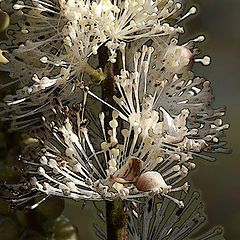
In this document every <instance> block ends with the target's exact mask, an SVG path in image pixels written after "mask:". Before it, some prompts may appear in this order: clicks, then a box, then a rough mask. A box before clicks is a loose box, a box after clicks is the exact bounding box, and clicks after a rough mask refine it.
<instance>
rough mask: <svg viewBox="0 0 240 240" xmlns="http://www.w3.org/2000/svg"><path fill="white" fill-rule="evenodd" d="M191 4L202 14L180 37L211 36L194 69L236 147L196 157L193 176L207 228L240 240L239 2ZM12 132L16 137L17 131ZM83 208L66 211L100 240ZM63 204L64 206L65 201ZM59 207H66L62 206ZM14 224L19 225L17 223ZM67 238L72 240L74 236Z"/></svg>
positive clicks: (88, 236) (92, 214)
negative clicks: (204, 59)
mask: <svg viewBox="0 0 240 240" xmlns="http://www.w3.org/2000/svg"><path fill="white" fill-rule="evenodd" d="M186 5H187V8H186V9H188V8H190V6H192V5H194V6H196V7H197V9H198V14H196V15H194V16H191V17H190V18H189V19H188V20H187V21H185V22H184V25H185V28H186V34H185V35H184V38H182V39H181V42H185V41H187V40H188V39H191V38H194V37H196V36H198V35H200V34H204V35H205V36H206V37H207V41H205V42H204V43H202V44H201V45H199V46H200V49H201V50H202V54H203V55H209V56H211V59H212V63H211V65H210V66H208V67H203V66H201V64H196V66H195V67H194V71H195V74H196V75H199V76H204V77H206V78H207V79H209V80H210V81H211V83H212V88H213V90H214V95H215V99H216V100H215V106H216V107H220V106H226V108H227V112H226V116H225V117H224V121H225V122H226V123H230V125H231V127H230V129H229V130H228V131H227V132H226V133H227V136H226V141H227V142H228V146H229V148H231V149H232V154H227V155H226V154H216V158H217V161H216V162H214V163H207V162H206V161H203V160H197V161H198V162H197V169H196V170H195V172H194V173H193V175H192V178H193V179H194V187H195V188H196V189H198V190H200V192H201V195H202V198H203V200H204V202H205V212H206V214H207V215H208V223H207V225H206V226H205V228H207V229H208V228H210V227H213V226H215V225H222V226H223V227H224V229H225V234H224V236H225V238H226V239H228V240H239V239H240V125H238V124H240V77H239V75H240V25H239V23H240V1H239V0H186ZM0 137H1V138H2V137H3V136H0ZM12 137H13V138H14V135H13V136H12ZM0 141H2V140H1V139H0ZM0 167H2V166H0ZM54 204H55V203H53V205H50V206H51V208H54V206H55V205H54ZM0 207H1V206H0ZM81 207H82V202H78V203H76V202H73V201H67V202H66V205H65V209H64V212H63V213H64V215H65V216H66V217H68V219H70V221H71V222H72V223H73V224H74V225H75V226H77V227H78V231H79V236H80V239H82V240H94V239H97V238H96V236H95V234H94V231H93V227H92V225H93V224H94V223H96V222H98V221H99V220H98V217H97V215H96V211H95V209H93V206H92V204H90V203H89V204H87V205H86V206H85V207H84V209H83V210H81ZM61 208H63V206H62V205H61ZM0 210H1V209H0ZM59 211H60V212H61V209H60V210H59ZM56 215H57V214H56ZM1 223H2V221H1V222H0V224H1ZM67 226H68V225H67ZM12 227H13V229H14V225H13V226H12ZM68 227H69V226H68ZM9 239H16V238H9ZM26 239H27V238H26ZM29 239H37V238H29ZM39 239H40V238H39ZM62 239H69V240H70V238H62ZM71 239H75V238H71ZM1 240H2V239H1ZM24 240H25V239H24Z"/></svg>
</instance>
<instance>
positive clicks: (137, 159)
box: [0, 0, 228, 207]
mask: <svg viewBox="0 0 240 240" xmlns="http://www.w3.org/2000/svg"><path fill="white" fill-rule="evenodd" d="M11 6H12V8H13V9H12V10H11V11H12V15H11V16H12V18H13V23H15V24H13V27H12V29H10V30H9V32H8V33H9V36H10V38H9V41H10V45H9V47H7V46H8V44H9V42H7V44H5V47H6V48H8V51H9V53H8V55H6V58H8V60H9V62H8V63H6V62H5V63H4V64H2V65H1V67H0V68H1V69H2V70H5V71H9V72H11V75H10V76H11V77H12V78H13V79H15V80H16V82H17V83H18V84H19V85H20V87H21V89H20V90H17V93H16V95H10V96H7V97H6V98H5V104H3V111H2V114H3V115H4V114H5V115H7V116H4V118H5V119H13V120H14V124H15V125H14V127H15V128H24V127H26V126H30V125H32V124H39V119H41V117H42V116H43V115H44V117H42V118H43V122H44V124H43V125H44V126H45V129H46V131H45V132H43V133H41V134H40V135H39V134H38V135H37V136H35V137H36V138H39V139H40V142H41V143H42V144H43V145H44V147H43V149H42V151H41V153H40V155H41V156H40V157H38V156H35V157H33V158H32V159H31V160H29V157H22V158H21V159H22V161H24V162H25V163H26V164H27V165H28V166H29V170H28V173H30V174H31V175H32V177H31V181H30V183H31V188H33V189H35V190H37V191H39V192H42V193H44V194H46V195H47V196H48V195H56V196H65V197H69V198H72V199H75V200H78V199H92V200H101V199H105V200H113V199H115V198H116V197H121V198H122V199H133V198H139V197H145V196H152V195H156V194H160V195H161V196H163V197H166V198H169V199H171V200H173V201H174V202H175V203H176V204H177V205H178V206H179V207H183V202H182V201H180V200H178V199H176V198H174V197H173V196H172V195H171V194H172V192H175V191H185V192H187V190H188V187H189V184H188V182H186V181H185V182H184V183H180V181H182V180H183V179H184V178H186V176H187V175H188V172H189V171H190V170H192V169H194V168H195V163H194V162H193V161H194V156H201V157H203V158H207V159H209V158H210V157H205V156H204V155H202V153H201V152H202V151H224V148H222V146H223V145H224V143H221V142H220V141H219V136H221V133H222V130H224V129H226V128H228V125H227V124H223V123H222V120H221V119H220V117H221V116H222V115H223V114H224V111H223V110H222V109H217V110H214V109H213V107H212V100H213V96H212V93H211V88H210V85H209V82H208V81H207V80H205V79H203V78H199V77H194V75H193V73H192V72H191V71H190V70H191V66H192V64H193V63H194V62H201V63H202V64H203V65H208V64H209V63H210V58H209V57H208V56H205V57H203V58H196V55H197V54H198V53H199V52H198V50H197V49H196V48H195V45H196V44H197V43H198V42H202V41H203V40H204V36H199V37H197V38H195V39H193V40H190V41H189V42H187V43H185V44H179V43H178V38H179V34H180V33H182V32H183V28H182V27H180V26H179V25H178V24H179V23H180V22H181V20H183V19H185V18H186V17H188V16H189V15H191V14H194V13H195V12H196V8H195V7H193V8H191V9H190V10H189V12H188V13H186V14H185V15H183V16H181V12H180V8H181V7H182V5H181V4H180V3H178V2H177V3H176V2H175V1H172V0H156V1H152V0H125V1H121V0H113V1H110V0H96V1H88V0H25V1H17V2H16V3H14V4H12V5H11ZM1 7H2V8H3V9H4V8H9V5H8V4H6V2H5V1H2V2H1ZM9 11H10V10H9ZM17 19H21V20H19V21H17ZM170 23H171V24H170ZM0 53H1V54H2V52H0ZM102 54H106V55H107V59H108V60H107V62H108V63H110V64H111V66H112V68H113V69H115V70H114V71H113V76H111V81H112V85H113V88H114V89H113V92H114V94H113V95H112V96H110V93H109V97H110V98H112V100H113V101H110V102H108V101H107V99H106V98H105V99H104V98H101V97H99V93H97V91H95V90H96V86H95V85H94V84H93V86H92V85H91V84H89V78H90V77H92V78H94V77H95V78H98V79H100V80H103V81H105V79H106V78H110V76H108V73H107V72H106V71H105V69H97V66H98V64H100V63H101V61H102V58H103V57H104V56H102ZM108 63H106V64H105V65H107V64H108ZM13 69H14V72H13ZM89 76H90V77H89ZM103 91H104V90H103ZM91 98H93V99H94V100H95V101H97V102H100V103H102V104H103V105H104V106H106V107H108V109H111V111H110V110H108V111H107V113H106V112H104V111H102V109H101V110H99V111H98V109H97V107H96V108H95V109H94V110H92V108H91V107H90V105H91ZM89 99H90V100H89ZM108 100H109V99H108ZM56 102H57V103H56ZM77 102H78V103H81V104H82V105H81V106H79V108H78V109H77V110H76V109H75V108H74V107H71V106H72V104H74V103H77ZM6 106H7V107H6ZM66 106H67V107H66ZM110 112H111V113H110ZM96 113H97V114H99V121H98V120H97V119H96V118H95V119H94V121H92V122H91V116H92V115H94V114H96ZM9 115H10V117H9ZM93 118H94V116H93ZM53 119H54V120H53ZM52 120H53V121H52ZM89 121H90V123H89ZM94 126H95V127H94ZM94 128H99V129H100V130H99V129H98V130H94ZM96 132H97V133H96ZM44 136H45V137H44ZM42 137H43V138H42ZM210 159H211V158H210ZM25 200H28V198H27V197H26V198H24V201H25ZM17 201H18V200H17Z"/></svg>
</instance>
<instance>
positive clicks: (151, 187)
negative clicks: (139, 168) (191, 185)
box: [135, 171, 171, 193]
mask: <svg viewBox="0 0 240 240" xmlns="http://www.w3.org/2000/svg"><path fill="white" fill-rule="evenodd" d="M135 185H136V187H137V189H138V190H139V191H155V190H163V192H164V193H167V192H168V191H169V190H170V189H171V186H168V185H167V184H166V182H165V181H164V179H163V177H162V175H161V174H160V173H158V172H155V171H149V172H145V173H143V174H141V175H140V177H139V178H138V179H137V181H136V184H135Z"/></svg>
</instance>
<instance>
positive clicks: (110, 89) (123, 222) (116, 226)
mask: <svg viewBox="0 0 240 240" xmlns="http://www.w3.org/2000/svg"><path fill="white" fill-rule="evenodd" d="M107 51H108V50H107V49H106V47H101V49H100V52H99V56H101V57H100V58H99V64H100V67H101V68H102V69H103V70H104V74H105V76H106V77H105V79H104V80H103V81H102V99H103V100H104V101H105V102H107V103H109V104H111V105H112V106H114V105H115V102H114V100H113V96H114V95H115V84H114V75H115V74H116V72H117V71H118V68H119V66H118V65H117V63H115V64H114V65H113V64H112V63H110V62H109V61H108V57H109V56H108V53H107ZM102 110H103V112H104V113H105V120H106V122H105V129H106V131H107V130H109V128H110V127H109V122H110V121H111V120H112V109H111V108H109V107H108V106H106V105H103V106H102ZM106 167H107V166H106ZM106 222H107V239H108V240H128V229H127V209H126V206H125V203H124V201H122V200H121V199H120V198H116V199H114V200H113V201H106Z"/></svg>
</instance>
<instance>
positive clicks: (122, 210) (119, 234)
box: [106, 198, 128, 240]
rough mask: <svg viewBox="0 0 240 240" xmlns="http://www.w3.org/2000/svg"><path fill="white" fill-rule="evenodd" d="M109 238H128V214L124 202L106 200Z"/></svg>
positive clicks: (119, 239)
mask: <svg viewBox="0 0 240 240" xmlns="http://www.w3.org/2000/svg"><path fill="white" fill-rule="evenodd" d="M106 220H107V239H108V240H128V229H127V214H126V207H125V204H124V202H123V201H122V200H121V199H120V198H117V199H115V200H114V201H106Z"/></svg>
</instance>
